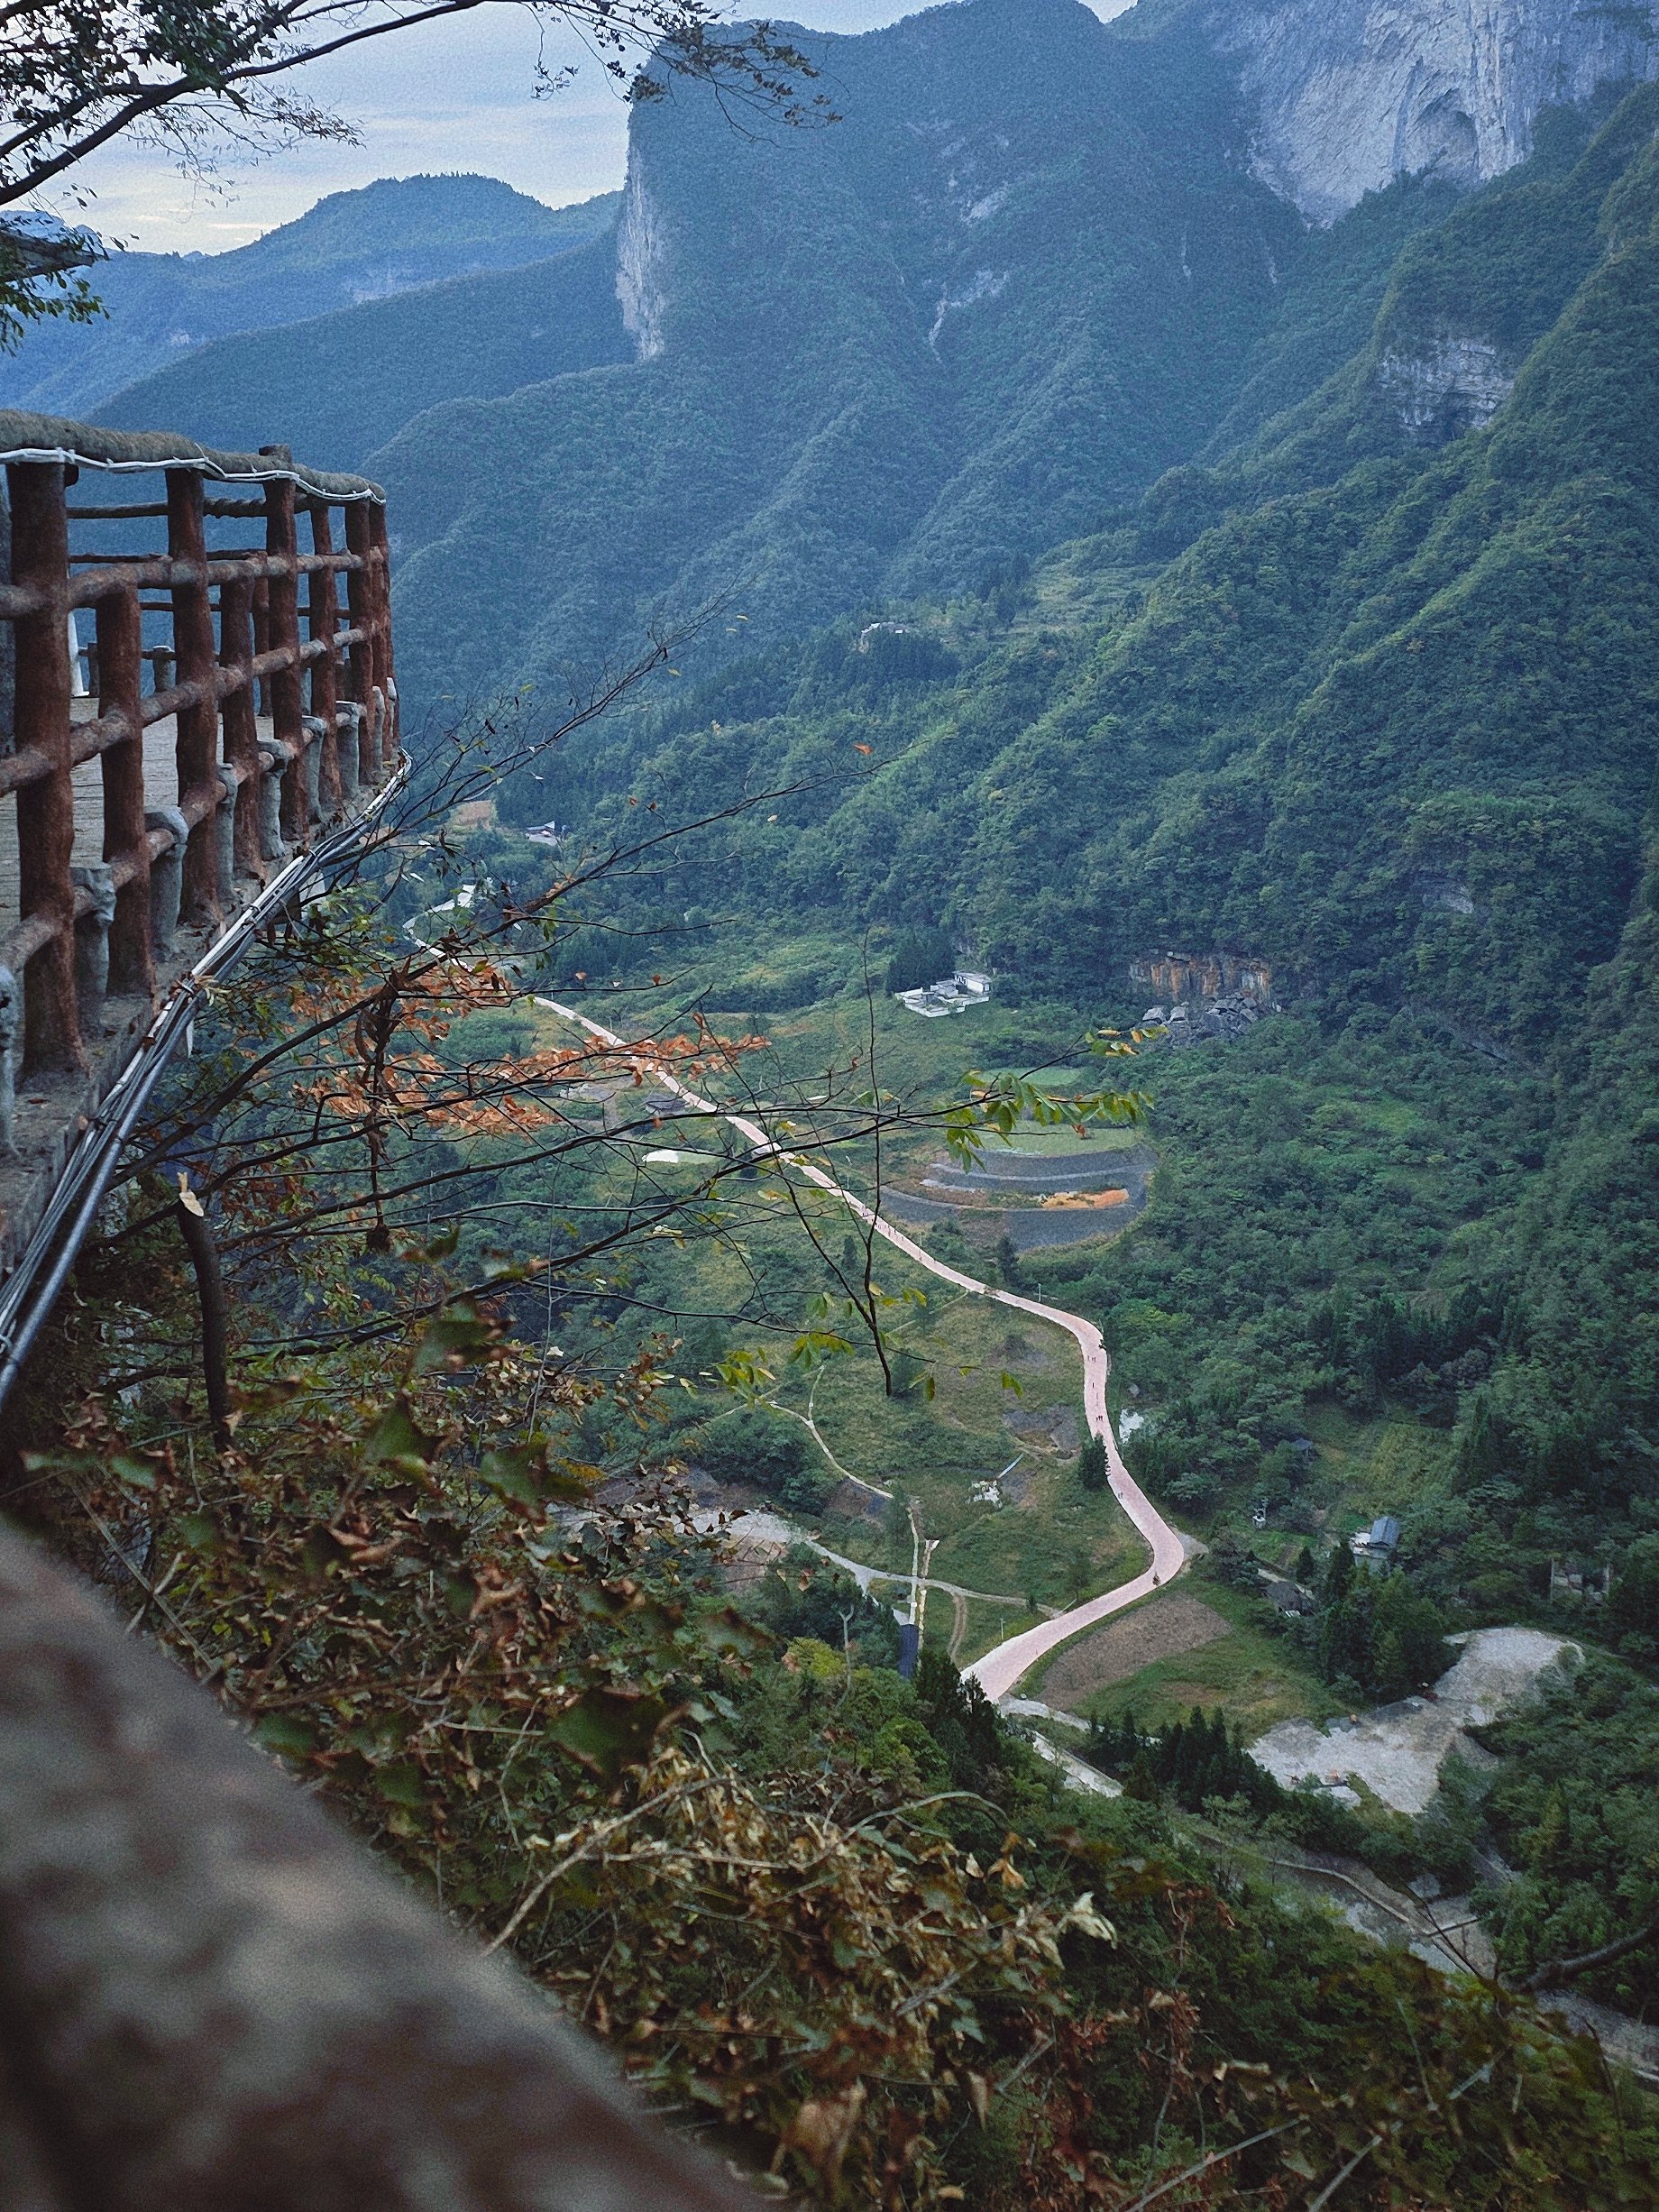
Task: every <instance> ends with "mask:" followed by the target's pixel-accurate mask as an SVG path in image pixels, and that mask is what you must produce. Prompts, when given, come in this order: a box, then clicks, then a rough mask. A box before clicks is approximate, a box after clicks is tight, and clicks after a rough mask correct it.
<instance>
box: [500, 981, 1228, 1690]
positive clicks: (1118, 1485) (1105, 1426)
mask: <svg viewBox="0 0 1659 2212" xmlns="http://www.w3.org/2000/svg"><path fill="white" fill-rule="evenodd" d="M536 1005H538V1006H545V1007H546V1009H547V1010H548V1012H549V1013H550V1014H557V1015H558V1016H559V1018H560V1019H561V1021H565V1022H571V1023H574V1024H575V1026H576V1027H577V1028H578V1029H584V1030H586V1031H587V1033H588V1034H589V1035H590V1036H591V1037H596V1038H597V1039H598V1040H599V1042H600V1043H601V1044H606V1045H611V1046H614V1047H615V1048H616V1049H617V1050H618V1051H624V1052H637V1051H639V1048H638V1046H637V1045H634V1044H630V1043H629V1042H628V1040H627V1038H625V1037H619V1036H618V1035H617V1033H616V1032H615V1031H614V1030H610V1029H605V1028H602V1027H601V1026H600V1023H597V1022H591V1021H590V1020H589V1019H588V1017H587V1015H586V1014H578V1013H577V1011H576V1009H575V1008H574V1007H573V1006H565V1005H560V1003H559V1001H558V1000H557V999H554V998H538V999H537V1000H536ZM650 1065H651V1069H652V1073H653V1076H654V1077H655V1078H656V1079H657V1080H659V1081H661V1082H662V1083H663V1084H664V1085H665V1087H666V1088H668V1089H669V1090H671V1091H673V1092H674V1096H675V1097H678V1098H683V1099H684V1101H685V1103H686V1105H687V1106H691V1107H692V1109H693V1110H694V1111H695V1112H697V1113H699V1114H718V1115H720V1117H721V1118H722V1119H723V1120H724V1121H726V1122H728V1123H729V1124H730V1125H731V1127H732V1128H734V1129H735V1130H737V1131H738V1134H739V1135H741V1136H746V1137H747V1138H748V1140H749V1142H750V1143H752V1144H757V1145H760V1146H762V1147H763V1148H764V1149H765V1150H766V1151H767V1152H775V1153H776V1155H777V1157H778V1158H779V1159H780V1160H782V1161H784V1164H785V1165H786V1166H788V1167H791V1168H793V1169H794V1170H796V1171H797V1172H798V1173H800V1174H801V1175H803V1176H804V1177H805V1178H806V1179H807V1181H808V1182H810V1183H813V1184H816V1186H817V1187H818V1189H820V1190H827V1191H828V1192H829V1193H830V1196H831V1197H832V1198H839V1200H840V1202H841V1204H842V1205H843V1206H845V1207H847V1208H848V1212H849V1213H852V1214H855V1215H857V1217H858V1219H859V1220H860V1221H862V1222H864V1223H865V1224H866V1226H867V1227H869V1228H871V1229H873V1230H874V1231H875V1234H876V1235H877V1236H880V1237H883V1238H884V1239H885V1241H886V1242H887V1243H888V1244H891V1245H892V1246H893V1247H894V1250H895V1251H897V1252H902V1253H903V1254H904V1256H905V1258H906V1259H908V1260H913V1261H914V1262H915V1263H916V1265H917V1266H918V1267H921V1268H925V1269H926V1270H927V1271H928V1273H929V1274H930V1275H936V1276H937V1277H938V1278H939V1280H940V1281H941V1282H949V1283H952V1284H954V1285H955V1287H956V1288H957V1289H958V1290H966V1291H967V1292H968V1294H969V1295H970V1296H971V1297H974V1298H986V1299H991V1300H993V1302H994V1304H996V1305H998V1306H1012V1307H1014V1308H1017V1309H1018V1310H1019V1311H1020V1312H1021V1313H1027V1314H1030V1315H1031V1316H1032V1317H1033V1318H1034V1319H1036V1320H1039V1321H1047V1322H1049V1323H1050V1324H1051V1325H1052V1326H1054V1327H1055V1328H1060V1329H1064V1330H1065V1331H1066V1333H1067V1335H1069V1336H1071V1337H1073V1338H1074V1339H1075V1340H1076V1342H1077V1348H1078V1350H1079V1351H1080V1352H1081V1353H1082V1354H1083V1407H1084V1412H1085V1415H1086V1418H1087V1421H1088V1426H1089V1432H1090V1434H1091V1435H1092V1436H1098V1437H1099V1438H1100V1440H1101V1442H1102V1443H1103V1444H1104V1446H1105V1447H1106V1464H1107V1467H1108V1469H1109V1471H1110V1480H1111V1485H1112V1495H1113V1496H1114V1498H1115V1499H1116V1500H1117V1501H1118V1503H1119V1505H1121V1506H1122V1507H1123V1511H1124V1513H1125V1514H1126V1515H1127V1516H1128V1518H1129V1519H1130V1521H1131V1522H1132V1525H1133V1526H1134V1528H1136V1529H1137V1530H1138V1531H1139V1533H1140V1535H1141V1537H1143V1538H1144V1539H1145V1541H1146V1543H1147V1545H1148V1547H1150V1551H1151V1555H1152V1557H1151V1564H1150V1565H1149V1566H1147V1567H1146V1568H1145V1569H1144V1570H1143V1571H1142V1572H1141V1574H1137V1575H1134V1576H1133V1577H1132V1579H1131V1580H1130V1581H1128V1582H1126V1583H1118V1585H1117V1587H1116V1588H1115V1589H1114V1590H1107V1591H1103V1592H1102V1593H1101V1594H1100V1596H1099V1597H1096V1598H1089V1599H1086V1601H1085V1602H1083V1603H1082V1604H1081V1605H1074V1606H1073V1607H1072V1608H1071V1609H1070V1611H1068V1612H1063V1613H1057V1614H1056V1615H1055V1616H1054V1618H1053V1620H1044V1621H1040V1622H1039V1623H1038V1625H1037V1626H1036V1627H1035V1628H1032V1629H1023V1630H1022V1632H1021V1633H1020V1634H1019V1635H1018V1636H1010V1637H1008V1638H1005V1639H1004V1641H1003V1642H1002V1643H1000V1644H994V1645H993V1646H992V1648H991V1649H990V1650H989V1651H987V1652H986V1653H985V1656H984V1657H983V1658H979V1659H976V1660H975V1662H974V1664H973V1665H972V1666H970V1667H968V1668H967V1673H968V1674H969V1675H971V1676H972V1677H973V1678H974V1679H975V1680H976V1682H977V1683H978V1684H979V1685H980V1687H981V1688H982V1689H983V1690H984V1691H985V1695H986V1696H987V1697H990V1698H993V1699H1000V1698H1004V1697H1006V1696H1007V1695H1008V1694H1009V1693H1010V1692H1011V1691H1012V1690H1013V1688H1014V1687H1015V1685H1016V1684H1018V1683H1019V1682H1020V1680H1021V1678H1022V1676H1023V1675H1027V1674H1029V1673H1030V1671H1031V1668H1032V1667H1033V1666H1036V1664H1037V1662H1038V1660H1039V1659H1042V1658H1046V1657H1048V1655H1049V1652H1051V1651H1053V1650H1055V1649H1056V1648H1058V1647H1059V1645H1061V1644H1064V1643H1066V1642H1068V1641H1069V1639H1070V1638H1072V1637H1074V1636H1076V1635H1077V1633H1078V1631H1079V1630H1080V1629H1091V1628H1093V1627H1095V1624H1096V1623H1097V1622H1099V1621H1102V1620H1110V1619H1111V1617H1112V1615H1113V1614H1114V1613H1119V1612H1122V1611H1123V1608H1124V1607H1125V1606H1126V1605H1133V1604H1135V1603H1136V1602H1138V1601H1139V1600H1140V1599H1141V1598H1144V1597H1148V1596H1150V1594H1151V1592H1153V1591H1154V1590H1157V1589H1159V1588H1161V1587H1162V1586H1163V1585H1164V1584H1166V1583H1171V1582H1173V1581H1174V1579H1175V1577H1176V1576H1177V1575H1178V1574H1179V1573H1180V1572H1181V1569H1182V1568H1183V1567H1184V1566H1185V1565H1186V1564H1187V1548H1186V1546H1185V1545H1184V1544H1183V1543H1182V1541H1181V1538H1180V1537H1179V1535H1178V1533H1177V1531H1176V1530H1175V1529H1174V1528H1171V1527H1170V1525H1169V1522H1168V1521H1167V1520H1166V1519H1164V1517H1163V1515H1162V1514H1161V1513H1160V1512H1159V1510H1158V1508H1157V1507H1156V1506H1155V1505H1154V1504H1153V1503H1152V1501H1151V1500H1150V1498H1149V1497H1148V1496H1147V1495H1146V1492H1145V1491H1143V1490H1142V1489H1141V1486H1140V1484H1139V1483H1138V1482H1136V1481H1135V1479H1134V1477H1133V1475H1132V1474H1131V1473H1130V1472H1129V1470H1128V1468H1127V1467H1126V1466H1125V1465H1124V1464H1123V1455H1122V1454H1121V1453H1120V1452H1119V1450H1118V1446H1117V1437H1116V1436H1115V1435H1114V1433H1113V1427H1112V1419H1111V1416H1110V1414H1109V1413H1108V1412H1107V1410H1106V1376H1107V1373H1108V1372H1109V1367H1110V1363H1109V1362H1108V1360H1107V1357H1106V1347H1105V1345H1104V1343H1103V1341H1102V1339H1101V1334H1100V1331H1099V1330H1098V1329H1097V1328H1096V1327H1095V1324H1094V1323H1093V1322H1092V1321H1086V1320H1085V1319H1084V1317H1082V1315H1081V1314H1075V1313H1067V1312H1065V1311H1064V1310H1063V1309H1062V1308H1059V1307H1058V1306H1045V1305H1042V1304H1040V1302H1039V1300H1037V1299H1032V1298H1022V1297H1021V1296H1020V1295H1019V1294H1018V1293H1017V1292H1016V1291H1013V1290H995V1289H994V1288H993V1287H992V1286H991V1285H990V1284H989V1283H985V1282H980V1281H978V1280H976V1278H975V1277H974V1276H972V1275H965V1274H963V1273H962V1271H961V1270H960V1269H959V1268H954V1267H948V1266H947V1265H946V1264H945V1262H943V1261H942V1260H936V1259H935V1258H934V1257H933V1255H932V1253H930V1252H928V1251H926V1250H925V1249H924V1248H923V1247H922V1246H921V1244H917V1243H916V1241H915V1239H914V1238H913V1237H909V1236H906V1235H905V1234H904V1232H903V1229H896V1228H894V1225H893V1224H892V1223H891V1222H890V1221H885V1220H884V1219H883V1218H882V1216H880V1215H879V1214H878V1213H876V1212H875V1208H874V1207H869V1206H866V1204H865V1202H864V1200H863V1199H862V1198H857V1197H855V1195H854V1194H853V1192H851V1191H850V1190H848V1189H846V1188H845V1186H844V1185H842V1184H840V1183H839V1182H837V1180H836V1179H835V1178H834V1176H833V1175H830V1174H828V1173H827V1172H826V1171H825V1170H824V1169H822V1168H818V1167H814V1166H813V1165H812V1163H811V1161H808V1160H804V1159H802V1156H801V1155H800V1153H798V1152H784V1150H783V1149H782V1148H781V1147H780V1146H778V1145H777V1143H775V1140H774V1139H773V1138H772V1137H771V1136H769V1135H768V1134H767V1133H766V1131H765V1129H763V1128H762V1127H761V1125H760V1124H759V1123H758V1122H755V1121H750V1120H749V1119H748V1118H747V1115H742V1114H731V1113H728V1112H727V1111H726V1109H725V1108H724V1107H723V1106H719V1105H717V1104H716V1103H715V1102H714V1100H712V1099H710V1098H704V1097H701V1096H700V1095H699V1093H698V1092H696V1091H694V1090H692V1089H690V1088H688V1087H687V1086H686V1085H685V1084H683V1083H682V1082H681V1081H680V1079H679V1078H678V1077H677V1076H675V1075H674V1074H672V1073H671V1072H670V1071H669V1069H666V1068H664V1067H662V1066H661V1065H660V1064H659V1063H657V1062H655V1061H652V1062H651V1063H650ZM936 1586H937V1585H936Z"/></svg>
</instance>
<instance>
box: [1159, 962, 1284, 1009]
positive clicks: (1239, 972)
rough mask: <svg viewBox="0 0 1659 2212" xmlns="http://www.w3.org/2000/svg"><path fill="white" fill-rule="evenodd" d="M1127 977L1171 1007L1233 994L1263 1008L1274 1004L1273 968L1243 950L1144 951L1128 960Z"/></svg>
mask: <svg viewBox="0 0 1659 2212" xmlns="http://www.w3.org/2000/svg"><path fill="white" fill-rule="evenodd" d="M1129 980H1130V982H1131V984H1132V985H1133V986H1134V987H1135V988H1136V989H1138V990H1145V991H1150V993H1151V995H1152V996H1153V997H1154V998H1160V999H1162V1000H1164V1001H1165V1002H1166V1004H1168V1005H1173V1006H1192V1007H1198V1006H1207V1005H1214V1004H1215V1003H1216V1001H1217V1000H1219V999H1223V998H1235V997H1236V998H1242V999H1243V1000H1245V1001H1246V1002H1247V1003H1248V1004H1250V1005H1253V1006H1256V1007H1258V1008H1260V1009H1263V1010H1265V1009H1266V1008H1268V1007H1269V1006H1270V1005H1272V1003H1273V970H1272V968H1270V967H1269V965H1268V963H1267V961H1266V960H1259V959H1252V958H1251V955H1250V954H1248V953H1244V952H1143V953H1141V955H1140V957H1139V958H1138V959H1132V960H1131V962H1130V963H1129Z"/></svg>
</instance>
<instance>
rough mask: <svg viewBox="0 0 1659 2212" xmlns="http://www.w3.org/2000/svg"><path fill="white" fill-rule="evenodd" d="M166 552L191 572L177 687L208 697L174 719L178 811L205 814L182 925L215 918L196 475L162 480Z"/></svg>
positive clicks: (209, 611) (208, 627)
mask: <svg viewBox="0 0 1659 2212" xmlns="http://www.w3.org/2000/svg"><path fill="white" fill-rule="evenodd" d="M167 549H168V551H169V553H170V555H172V557H173V559H174V560H175V561H179V562H182V563H186V564H188V566H189V567H190V568H191V569H192V570H194V572H195V575H194V578H193V579H192V580H191V581H189V582H184V583H180V582H175V583H174V584H173V586H172V601H173V650H174V652H175V653H176V654H177V655H178V656H179V683H180V684H200V685H201V686H202V687H203V689H204V691H205V693H206V696H205V697H203V698H202V699H199V700H198V701H197V702H196V703H195V704H193V705H191V706H187V707H181V708H180V709H179V743H178V755H179V807H180V809H181V811H182V812H184V814H185V816H186V818H187V820H188V817H189V815H190V814H191V812H193V810H194V809H195V808H196V807H197V806H199V807H202V808H203V809H204V810H205V812H203V815H202V819H201V820H200V821H197V822H196V823H195V824H194V825H193V827H192V828H191V831H190V841H189V843H188V845H187V846H186V848H185V855H184V887H183V890H182V892H181V894H180V910H179V911H180V914H181V917H182V919H183V920H184V921H185V922H197V923H202V922H206V923H212V922H215V920H216V919H217V918H218V911H219V896H218V891H219V868H218V855H217V851H216V848H215V838H214V826H213V817H214V814H215V812H217V811H218V805H219V800H220V796H221V794H220V788H219V709H218V702H217V701H216V699H215V696H214V693H213V678H214V670H215V667H216V665H217V662H218V656H217V654H216V652H215V648H214V639H213V601H212V596H211V594H210V593H209V591H208V588H207V578H206V565H207V546H206V537H205V535H204V532H203V528H202V480H201V478H200V477H199V476H198V475H197V473H196V472H195V470H194V469H169V470H168V472H167Z"/></svg>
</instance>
